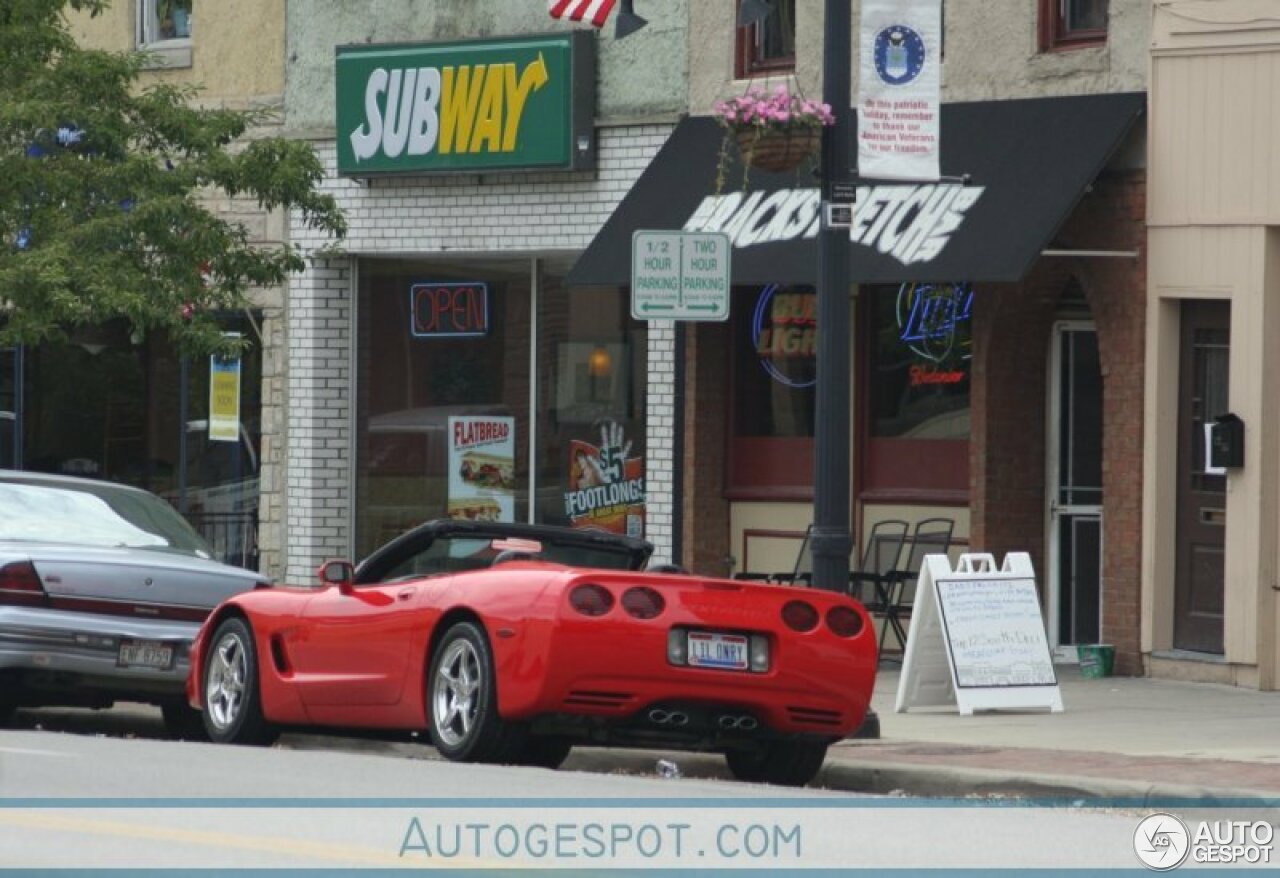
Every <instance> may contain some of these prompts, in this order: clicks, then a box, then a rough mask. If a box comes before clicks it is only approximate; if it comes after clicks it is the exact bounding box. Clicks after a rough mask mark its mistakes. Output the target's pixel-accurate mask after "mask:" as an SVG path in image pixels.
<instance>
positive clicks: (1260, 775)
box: [565, 666, 1280, 803]
mask: <svg viewBox="0 0 1280 878" xmlns="http://www.w3.org/2000/svg"><path fill="white" fill-rule="evenodd" d="M1058 678H1059V682H1060V685H1061V688H1062V700H1063V702H1064V704H1065V708H1066V709H1065V710H1064V711H1063V712H1062V713H1048V712H1030V711H1026V712H986V713H978V714H974V715H972V716H961V715H960V714H959V713H957V712H956V711H955V709H954V708H953V709H951V710H950V711H947V710H942V709H932V708H931V709H927V710H913V711H910V712H907V713H894V712H893V707H894V701H895V699H896V697H897V691H898V671H897V669H896V668H893V669H888V670H882V671H881V673H880V675H879V678H878V679H877V681H876V692H875V696H874V699H873V705H874V707H875V708H876V711H877V713H878V714H879V718H880V730H881V731H880V733H881V737H880V738H879V739H878V740H848V741H842V742H840V743H839V744H836V745H835V746H833V747H832V748H831V749H830V751H828V754H827V762H826V765H825V766H824V767H823V769H822V772H821V774H820V775H819V776H818V778H817V780H816V781H815V782H814V786H820V787H827V788H829V789H836V790H844V791H848V792H860V793H876V794H888V793H899V794H903V795H910V796H946V797H969V796H979V797H1000V796H1017V797H1037V798H1045V797H1048V798H1055V799H1057V798H1067V799H1073V800H1074V799H1096V798H1122V799H1127V800H1130V801H1133V802H1135V803H1141V802H1150V801H1156V800H1165V801H1167V800H1168V799H1175V798H1176V799H1187V798H1194V799H1201V800H1206V801H1214V800H1224V799H1240V798H1251V799H1252V798H1259V797H1265V798H1270V799H1274V800H1277V801H1280V693H1277V692H1256V691H1252V690H1248V689H1236V688H1232V687H1228V686H1216V685H1211V684H1204V683H1183V682H1175V681H1168V680H1152V679H1149V678H1143V677H1111V678H1105V679H1098V680H1086V679H1082V678H1081V677H1080V673H1079V670H1078V669H1077V668H1076V667H1074V666H1062V667H1059V668H1058ZM657 759H666V760H669V761H672V762H675V763H677V764H678V765H679V767H680V771H681V773H682V774H684V775H685V776H688V777H700V778H727V777H728V776H729V774H728V770H727V769H726V767H725V765H724V760H723V758H721V757H719V756H714V755H710V754H690V753H677V754H671V753H660V752H657V751H634V750H618V749H593V748H578V749H576V750H575V751H574V752H573V755H572V756H570V757H569V761H568V762H567V763H566V764H565V768H566V769H570V770H572V769H578V770H586V771H597V772H601V771H603V772H610V771H614V772H619V771H620V772H627V773H641V774H647V773H652V772H653V771H654V768H655V762H656V760H657Z"/></svg>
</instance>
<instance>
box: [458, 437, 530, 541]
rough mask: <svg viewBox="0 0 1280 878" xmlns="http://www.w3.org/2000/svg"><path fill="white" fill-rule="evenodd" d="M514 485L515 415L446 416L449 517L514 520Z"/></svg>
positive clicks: (475, 519) (474, 519) (477, 519)
mask: <svg viewBox="0 0 1280 878" xmlns="http://www.w3.org/2000/svg"><path fill="white" fill-rule="evenodd" d="M515 488H516V420H515V418H495V417H452V418H449V510H448V511H449V517H450V518H466V519H471V520H473V521H515V514H516V500H515Z"/></svg>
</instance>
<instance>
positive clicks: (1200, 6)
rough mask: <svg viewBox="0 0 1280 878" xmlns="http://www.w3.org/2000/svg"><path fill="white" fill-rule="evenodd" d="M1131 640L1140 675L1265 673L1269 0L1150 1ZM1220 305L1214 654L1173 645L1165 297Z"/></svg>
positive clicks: (1278, 265)
mask: <svg viewBox="0 0 1280 878" xmlns="http://www.w3.org/2000/svg"><path fill="white" fill-rule="evenodd" d="M1153 9H1154V12H1153V19H1152V37H1151V92H1150V107H1151V112H1150V117H1149V120H1148V134H1149V142H1150V162H1149V168H1150V171H1149V180H1150V191H1149V194H1148V223H1149V225H1150V232H1149V245H1150V250H1149V259H1148V297H1149V305H1150V307H1149V309H1148V315H1149V317H1148V325H1147V363H1146V394H1145V396H1146V403H1145V413H1144V417H1145V425H1144V426H1145V436H1146V439H1145V455H1144V470H1143V483H1144V493H1143V573H1142V589H1143V602H1142V606H1143V610H1142V648H1143V650H1144V652H1149V653H1154V654H1155V656H1154V657H1153V658H1152V659H1151V660H1150V662H1149V666H1150V667H1151V669H1152V673H1154V674H1159V675H1167V676H1177V677H1187V678H1193V679H1204V680H1214V681H1218V682H1224V683H1233V684H1236V685H1243V686H1250V687H1260V688H1264V689H1275V688H1277V687H1278V686H1280V667H1278V666H1280V655H1278V654H1277V652H1278V647H1277V636H1276V633H1277V628H1278V627H1280V607H1278V606H1277V604H1278V603H1280V602H1277V600H1276V592H1275V590H1274V588H1273V585H1274V584H1275V583H1276V582H1277V571H1280V559H1278V557H1277V551H1278V549H1277V531H1278V529H1280V432H1278V431H1277V430H1276V424H1275V419H1274V412H1275V400H1276V399H1277V398H1280V346H1277V345H1276V344H1275V340H1276V339H1277V338H1280V231H1277V229H1276V228H1275V227H1276V225H1277V224H1280V152H1277V151H1276V150H1274V148H1273V146H1272V144H1274V142H1275V141H1276V138H1277V136H1278V135H1280V114H1277V113H1276V112H1275V101H1274V94H1275V91H1276V89H1277V88H1278V87H1280V7H1278V6H1277V5H1276V4H1275V3H1270V2H1266V0H1173V2H1167V0H1161V2H1156V3H1154V4H1153ZM1182 299H1219V300H1227V301H1229V302H1230V303H1231V354H1230V373H1231V374H1230V390H1229V394H1230V405H1231V409H1232V411H1234V412H1235V413H1236V414H1238V415H1239V416H1240V417H1241V418H1242V419H1243V420H1244V422H1245V465H1244V467H1242V468H1241V469H1238V470H1232V471H1230V472H1229V474H1228V476H1227V497H1226V510H1227V512H1226V534H1225V541H1226V546H1225V552H1226V555H1225V557H1226V561H1225V572H1224V601H1225V606H1224V613H1225V619H1224V655H1223V657H1222V660H1221V661H1208V662H1193V661H1186V660H1183V659H1181V658H1180V657H1176V656H1175V657H1168V656H1163V657H1162V656H1161V655H1160V653H1161V652H1162V651H1167V650H1170V649H1171V648H1172V646H1173V615H1174V578H1175V577H1174V574H1175V569H1174V551H1175V541H1176V539H1177V520H1176V507H1177V486H1176V485H1177V482H1176V478H1177V469H1176V466H1177V463H1176V455H1177V438H1178V437H1177V412H1178V366H1179V302H1180V300H1182Z"/></svg>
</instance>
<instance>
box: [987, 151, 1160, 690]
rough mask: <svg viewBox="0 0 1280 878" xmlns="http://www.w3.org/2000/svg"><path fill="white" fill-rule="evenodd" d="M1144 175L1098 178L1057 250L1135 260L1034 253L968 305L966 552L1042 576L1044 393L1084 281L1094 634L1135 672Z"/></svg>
mask: <svg viewBox="0 0 1280 878" xmlns="http://www.w3.org/2000/svg"><path fill="white" fill-rule="evenodd" d="M1145 193H1146V181H1145V177H1144V175H1143V174H1141V173H1126V174H1118V175H1113V176H1104V177H1102V178H1100V179H1099V180H1098V181H1097V183H1096V184H1095V186H1094V188H1093V191H1092V192H1091V193H1090V194H1088V195H1087V196H1086V197H1085V198H1084V200H1083V201H1082V202H1081V204H1080V206H1079V207H1078V208H1077V209H1076V211H1075V212H1074V213H1073V214H1072V216H1071V218H1070V219H1069V220H1068V222H1067V223H1066V225H1065V226H1064V228H1063V229H1062V231H1061V232H1060V233H1059V235H1058V236H1057V238H1056V239H1055V241H1054V247H1055V248H1059V247H1060V248H1063V249H1097V250H1111V251H1128V250H1132V251H1136V252H1137V253H1138V256H1137V258H1129V257H1122V258H1098V257H1094V258H1063V257H1042V258H1041V259H1040V260H1038V262H1037V263H1036V265H1035V266H1034V268H1033V269H1032V271H1031V273H1030V274H1029V275H1028V277H1027V278H1026V279H1025V280H1024V281H1023V282H1022V283H1021V284H1009V285H984V286H980V287H979V288H978V290H977V300H976V305H975V308H974V365H973V384H972V397H971V404H972V417H973V432H972V445H971V450H970V468H971V470H970V471H971V486H972V529H971V545H972V547H973V551H985V552H992V553H994V554H995V555H996V556H997V558H999V557H1001V556H1003V554H1004V553H1005V552H1008V551H1011V550H1025V551H1029V552H1030V553H1031V555H1032V559H1033V561H1034V563H1035V565H1036V570H1037V571H1038V573H1039V578H1040V580H1041V583H1042V584H1043V582H1044V581H1045V580H1046V573H1047V571H1046V568H1045V564H1046V554H1045V535H1044V520H1045V509H1046V503H1047V501H1048V497H1047V496H1046V492H1045V484H1044V481H1045V472H1046V467H1045V459H1046V458H1045V454H1046V437H1045V405H1046V403H1045V390H1046V369H1047V367H1048V352H1049V343H1050V335H1051V332H1052V327H1053V322H1054V319H1055V313H1056V310H1057V305H1058V302H1059V299H1060V296H1061V295H1062V293H1063V291H1064V290H1066V289H1067V287H1068V286H1069V284H1070V283H1071V282H1072V281H1074V282H1075V283H1078V284H1079V285H1080V287H1081V288H1082V289H1083V291H1084V294H1085V298H1086V300H1087V301H1088V304H1089V308H1090V311H1091V316H1092V318H1093V320H1094V322H1095V324H1096V326H1097V332H1098V346H1099V353H1100V357H1101V364H1102V377H1103V459H1102V479H1103V485H1102V488H1103V553H1104V554H1103V573H1102V575H1103V597H1102V602H1103V631H1102V637H1103V639H1104V640H1105V641H1106V642H1109V643H1114V644H1115V646H1116V672H1117V673H1119V674H1132V673H1140V672H1141V660H1140V659H1141V657H1140V653H1139V603H1140V600H1141V593H1140V581H1139V574H1140V564H1141V541H1142V522H1141V511H1142V388H1143V377H1142V376H1143V357H1144V324H1145V319H1146V226H1145V209H1146V208H1145Z"/></svg>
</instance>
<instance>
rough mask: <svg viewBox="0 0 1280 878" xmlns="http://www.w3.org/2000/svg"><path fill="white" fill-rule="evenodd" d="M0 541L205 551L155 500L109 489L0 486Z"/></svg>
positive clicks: (169, 509) (169, 510)
mask: <svg viewBox="0 0 1280 878" xmlns="http://www.w3.org/2000/svg"><path fill="white" fill-rule="evenodd" d="M0 540H20V541H23V542H38V543H72V544H75V545H81V546H115V547H120V546H124V547H128V548H136V549H158V550H171V551H179V552H183V553H186V554H193V555H199V556H200V557H203V558H208V557H211V555H210V552H209V547H208V546H207V545H206V544H205V542H204V540H202V539H200V537H199V535H198V534H197V533H196V532H195V531H194V530H192V528H191V525H189V524H188V523H187V521H186V519H184V518H183V517H182V516H181V515H179V514H178V513H177V511H176V510H175V509H174V508H173V507H172V506H170V505H169V504H168V503H166V502H164V501H163V500H161V499H160V498H159V497H156V496H153V495H151V494H145V493H142V492H139V491H130V490H127V489H123V488H119V487H116V486H114V485H110V484H105V483H104V484H101V485H80V484H74V485H51V484H33V483H30V482H15V481H6V482H0Z"/></svg>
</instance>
